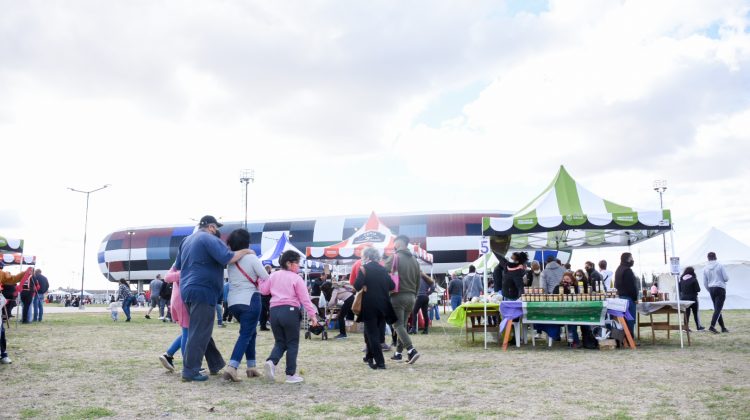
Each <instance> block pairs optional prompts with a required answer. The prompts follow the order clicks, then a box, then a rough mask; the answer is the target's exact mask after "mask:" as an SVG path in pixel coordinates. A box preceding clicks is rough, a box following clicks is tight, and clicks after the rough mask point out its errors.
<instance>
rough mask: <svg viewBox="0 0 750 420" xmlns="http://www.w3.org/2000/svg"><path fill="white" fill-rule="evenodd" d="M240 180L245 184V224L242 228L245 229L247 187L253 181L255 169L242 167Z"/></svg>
mask: <svg viewBox="0 0 750 420" xmlns="http://www.w3.org/2000/svg"><path fill="white" fill-rule="evenodd" d="M240 182H242V183H243V184H245V224H244V228H245V229H247V187H248V185H249V184H250V183H251V182H255V170H253V169H243V170H242V172H240Z"/></svg>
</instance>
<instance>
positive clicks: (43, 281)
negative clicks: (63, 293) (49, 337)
mask: <svg viewBox="0 0 750 420" xmlns="http://www.w3.org/2000/svg"><path fill="white" fill-rule="evenodd" d="M34 278H35V279H36V281H37V283H38V284H39V290H37V291H36V296H34V300H33V301H32V302H31V305H32V308H33V321H34V322H42V317H43V315H44V294H45V293H47V291H48V290H49V280H47V277H45V276H43V275H42V270H40V269H38V268H37V269H36V270H34Z"/></svg>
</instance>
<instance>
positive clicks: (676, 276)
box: [669, 229, 689, 349]
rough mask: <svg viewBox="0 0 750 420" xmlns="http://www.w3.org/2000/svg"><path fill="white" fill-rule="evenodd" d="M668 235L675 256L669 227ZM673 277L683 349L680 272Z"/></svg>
mask: <svg viewBox="0 0 750 420" xmlns="http://www.w3.org/2000/svg"><path fill="white" fill-rule="evenodd" d="M669 235H670V242H671V243H672V256H673V257H674V256H675V251H674V229H670V230H669ZM673 277H674V280H675V290H677V323H678V325H679V328H680V348H681V349H684V348H685V342H684V340H683V338H682V314H681V311H682V309H681V308H680V274H679V273H677V274H675V275H673ZM688 344H689V343H688Z"/></svg>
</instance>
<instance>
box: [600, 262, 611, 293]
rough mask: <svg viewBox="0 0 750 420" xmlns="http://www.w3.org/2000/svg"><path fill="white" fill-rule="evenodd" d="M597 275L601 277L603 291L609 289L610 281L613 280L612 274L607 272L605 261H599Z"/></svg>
mask: <svg viewBox="0 0 750 420" xmlns="http://www.w3.org/2000/svg"><path fill="white" fill-rule="evenodd" d="M599 274H601V275H602V285H603V286H604V291H605V292H606V291H608V290H609V288H610V287H612V280H614V278H615V277H614V275H613V274H612V272H611V271H609V270H607V261H605V260H601V261H599Z"/></svg>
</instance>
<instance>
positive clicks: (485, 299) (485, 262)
mask: <svg viewBox="0 0 750 420" xmlns="http://www.w3.org/2000/svg"><path fill="white" fill-rule="evenodd" d="M487 254H489V252H487V253H485V254H484V282H483V283H484V284H483V285H482V287H483V288H484V349H485V350H487V299H488V298H489V296H488V295H487Z"/></svg>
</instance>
